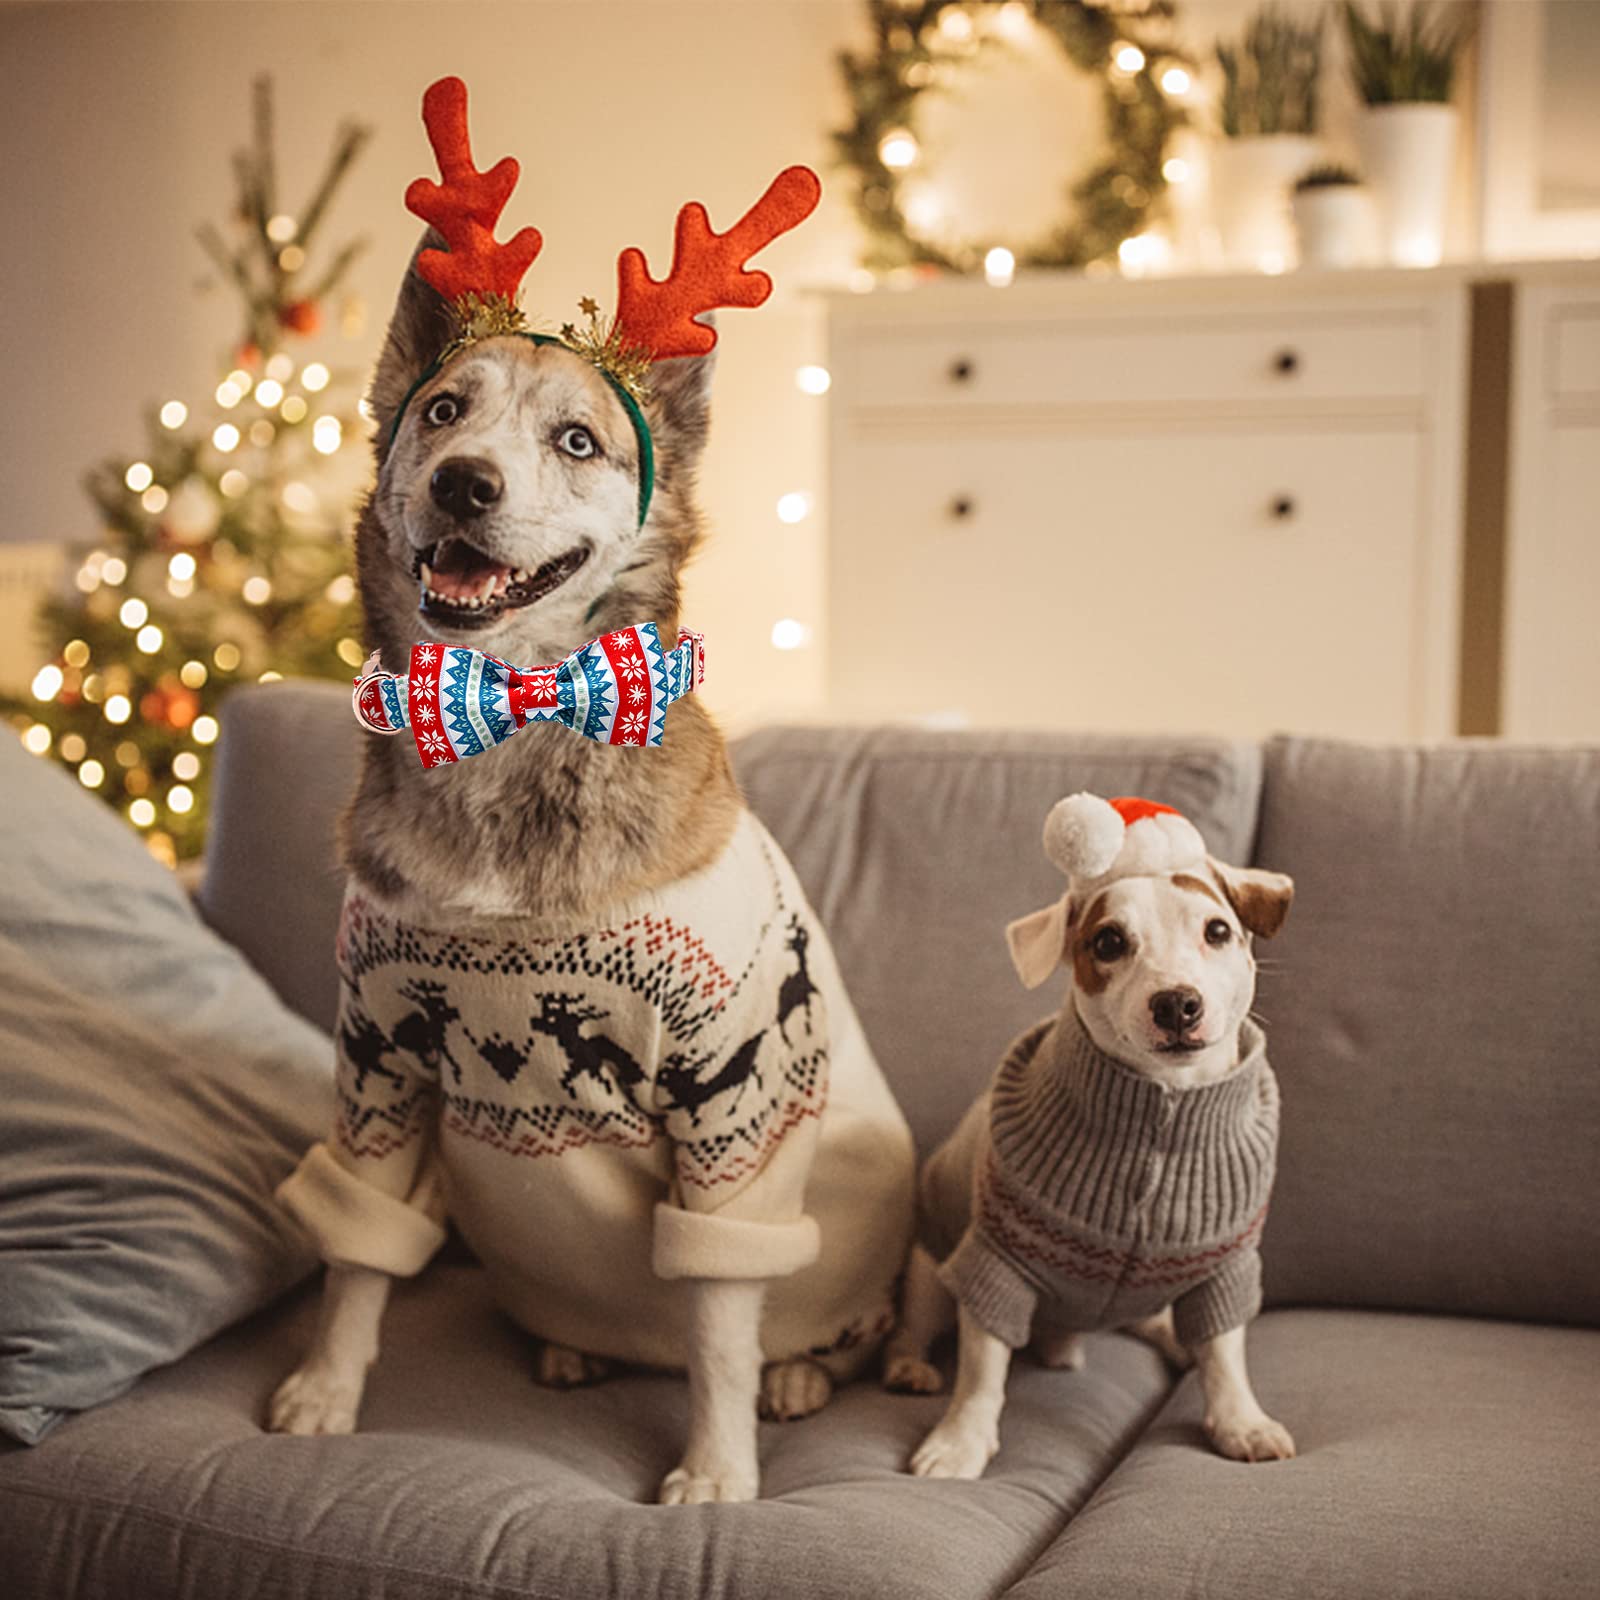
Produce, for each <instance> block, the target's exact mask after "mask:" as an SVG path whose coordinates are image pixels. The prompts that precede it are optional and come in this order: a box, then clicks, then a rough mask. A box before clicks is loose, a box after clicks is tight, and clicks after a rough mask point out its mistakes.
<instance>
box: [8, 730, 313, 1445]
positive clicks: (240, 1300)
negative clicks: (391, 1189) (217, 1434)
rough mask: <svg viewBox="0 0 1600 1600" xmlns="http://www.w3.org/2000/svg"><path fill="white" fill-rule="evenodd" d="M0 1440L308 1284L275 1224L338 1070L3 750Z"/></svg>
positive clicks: (57, 781)
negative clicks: (286, 1182)
mask: <svg viewBox="0 0 1600 1600" xmlns="http://www.w3.org/2000/svg"><path fill="white" fill-rule="evenodd" d="M0 792H3V793H4V794H5V797H6V827H5V829H4V830H3V831H0V882H3V883H4V885H5V888H4V891H3V892H0V1107H3V1110H0V1154H3V1157H4V1159H3V1160H0V1432H6V1433H9V1434H10V1435H11V1436H12V1437H14V1438H17V1439H21V1440H25V1441H31V1440H36V1439H38V1438H40V1437H42V1436H43V1435H44V1434H45V1433H46V1432H47V1431H48V1430H49V1429H50V1428H51V1427H52V1426H53V1425H54V1424H55V1423H56V1422H57V1421H59V1420H60V1418H61V1417H62V1415H63V1414H65V1413H66V1412H69V1411H75V1410H79V1409H81V1408H82V1407H85V1406H91V1405H95V1404H97V1403H98V1402H100V1401H102V1400H105V1399H107V1398H109V1397H110V1396H112V1395H115V1394H119V1393H120V1392H121V1391H122V1390H124V1389H126V1388H127V1387H128V1385H129V1384H130V1383H132V1382H133V1381H134V1380H135V1379H136V1378H137V1377H138V1376H139V1375H140V1374H141V1373H142V1372H144V1371H146V1370H147V1369H149V1368H150V1367H153V1366H156V1365H159V1364H160V1363H162V1362H167V1361H172V1360H175V1359H176V1358H177V1357H179V1356H181V1355H183V1354H184V1352H185V1351H187V1350H189V1349H191V1348H193V1346H195V1345H196V1344H198V1343H200V1342H201V1341H202V1340H204V1339H206V1338H208V1337H209V1336H210V1335H211V1334H213V1333H215V1332H216V1330H217V1329H219V1328H221V1327H224V1326H225V1325H226V1324H228V1323H230V1322H232V1321H234V1320H235V1319H237V1318H239V1317H242V1316H245V1315H247V1314H248V1313H250V1312H251V1311H254V1310H255V1309H256V1308H257V1307H259V1306H261V1305H263V1304H265V1303H266V1302H267V1301H268V1300H270V1299H272V1298H274V1297H275V1296H276V1295H278V1294H281V1293H282V1292H283V1290H284V1289H286V1288H287V1287H289V1286H290V1285H291V1284H292V1283H294V1282H295V1281H296V1280H297V1279H298V1278H300V1277H303V1276H304V1275H305V1274H306V1272H308V1271H309V1270H310V1269H311V1267H312V1266H313V1265H314V1262H313V1258H312V1253H311V1251H310V1249H309V1246H308V1243H307V1241H305V1240H303V1239H302V1238H300V1237H299V1236H298V1235H297V1234H296V1233H295V1232H294V1231H293V1230H292V1228H291V1227H290V1226H289V1225H288V1224H287V1223H286V1222H285V1220H284V1219H283V1217H282V1216H281V1214H280V1213H279V1212H278V1210H277V1208H276V1207H275V1206H274V1205H273V1203H272V1200H271V1194H272V1189H273V1186H274V1184H276V1183H277V1182H278V1181H279V1180H280V1179H281V1178H282V1177H283V1176H284V1175H285V1174H286V1173H287V1172H288V1171H289V1170H290V1168H291V1167H292V1166H293V1165H294V1163H295V1161H296V1160H297V1159H298V1158H299V1156H300V1154H301V1153H302V1152H303V1151H304V1149H305V1147H306V1146H307V1145H308V1144H309V1143H310V1142H311V1141H312V1140H313V1139H314V1138H316V1137H318V1136H319V1135H320V1134H321V1132H322V1131H323V1129H324V1128H325V1127H326V1125H327V1122H328V1120H329V1118H330V1117H331V1115H332V1103H333V1084H332V1072H333V1063H332V1047H331V1045H330V1043H329V1041H328V1040H327V1039H326V1038H324V1037H323V1036H322V1035H321V1034H319V1033H318V1032H317V1031H316V1030H315V1029H313V1028H312V1027H310V1026H309V1025H308V1024H307V1023H306V1022H304V1021H303V1020H302V1019H301V1018H299V1017H297V1016H294V1015H293V1014H292V1013H290V1012H288V1011H286V1010H285V1009H284V1008H283V1007H282V1006H281V1005H280V1004H279V1003H278V1001H277V1000H276V999H275V998H274V996H273V994H272V992H271V991H270V990H269V989H268V988H267V986H266V985H265V984H264V983H263V982H262V981H261V980H260V978H258V977H257V976H256V975H255V974H254V973H253V972H251V971H250V969H249V967H248V965H247V964H246V963H245V961H244V960H243V959H242V958H241V957H240V956H239V954H238V953H237V952H236V951H234V950H231V949H229V947H228V946H227V945H225V944H224V943H223V942H222V941H221V940H220V939H218V938H217V937H216V935H215V934H213V933H212V932H211V931H210V930H209V929H207V928H206V927H205V925H204V924H203V923H202V922H201V921H200V919H199V918H198V917H197V916H196V915H195V912H194V910H193V908H192V907H191V906H190V904H189V902H188V899H187V897H186V896H185V895H184V893H183V890H182V888H181V887H180V885H179V884H178V881H177V879H176V878H175V877H174V876H173V875H172V873H170V872H169V871H167V869H166V868H165V867H162V866H160V865H159V864H158V863H157V862H156V861H154V860H153V859H152V858H151V857H150V855H149V854H148V853H147V852H146V850H145V849H144V846H143V845H142V843H141V842H140V840H139V838H138V837H137V835H135V834H134V833H133V831H132V830H131V829H130V828H128V827H127V826H126V825H125V824H124V823H123V822H121V821H120V820H119V819H118V818H117V817H116V816H115V815H114V814H113V813H112V812H111V811H110V810H108V809H107V808H106V807H105V806H104V805H102V804H101V802H100V801H99V800H98V799H96V798H95V797H93V796H92V795H90V794H88V793H86V792H85V791H84V790H83V789H82V788H81V787H80V786H79V785H78V784H76V783H74V782H73V781H72V780H71V778H70V777H68V776H67V775H66V774H65V773H63V772H62V771H61V770H60V769H59V768H58V767H56V766H55V765H53V764H52V763H48V762H44V761H41V760H39V759H38V758H36V757H34V756H31V755H28V754H26V753H25V752H24V751H23V750H22V748H21V746H20V745H18V744H17V743H16V741H14V740H11V739H3V738H0Z"/></svg>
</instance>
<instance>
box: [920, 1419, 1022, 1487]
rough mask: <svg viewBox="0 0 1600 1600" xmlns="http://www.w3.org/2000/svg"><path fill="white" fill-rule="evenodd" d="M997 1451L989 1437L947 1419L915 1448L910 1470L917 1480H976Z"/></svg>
mask: <svg viewBox="0 0 1600 1600" xmlns="http://www.w3.org/2000/svg"><path fill="white" fill-rule="evenodd" d="M999 1448H1000V1441H999V1440H998V1439H997V1438H995V1437H994V1436H993V1435H992V1434H985V1433H982V1432H980V1431H979V1430H978V1429H976V1428H973V1427H970V1426H967V1425H965V1424H963V1423H955V1424H952V1423H951V1422H950V1420H949V1418H948V1417H947V1418H946V1419H945V1420H944V1421H943V1422H941V1423H940V1424H939V1426H938V1427H937V1428H935V1429H934V1430H933V1432H932V1433H930V1434H929V1435H928V1437H927V1438H926V1439H924V1440H923V1441H922V1443H921V1444H920V1445H918V1447H917V1451H916V1454H915V1455H913V1456H912V1458H911V1470H912V1472H914V1473H915V1474H916V1475H917V1477H919V1478H978V1477H982V1475H983V1469H984V1468H985V1467H986V1466H988V1465H989V1463H990V1461H992V1460H993V1459H994V1453H995V1451H996V1450H998V1449H999Z"/></svg>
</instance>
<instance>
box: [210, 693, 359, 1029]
mask: <svg viewBox="0 0 1600 1600" xmlns="http://www.w3.org/2000/svg"><path fill="white" fill-rule="evenodd" d="M221 722H222V736H221V738H220V739H218V741H217V752H216V768H215V771H214V772H213V774H212V790H211V794H212V801H211V823H210V829H209V832H208V835H207V838H206V866H205V878H204V881H203V882H202V883H201V885H200V893H199V896H198V900H199V905H200V910H201V913H202V914H203V915H204V917H205V919H206V921H207V922H209V923H210V924H211V926H212V927H213V928H215V929H216V930H217V932H218V933H220V934H221V935H222V936H223V938H225V939H226V940H228V942H229V943H230V944H232V945H234V946H235V947H236V948H238V949H239V950H242V951H243V952H244V953H245V955H246V956H248V957H249V958H250V961H251V963H252V964H253V965H254V966H255V967H256V969H257V971H259V972H260V973H261V975H262V976H263V977H264V978H265V979H266V980H267V982H268V983H270V984H271V985H272V987H273V988H274V989H275V990H276V991H277V993H278V996H279V998H280V999H281V1000H282V1001H283V1002H284V1004H285V1005H287V1006H290V1007H292V1008H293V1009H294V1010H296V1011H298V1012H299V1013H300V1015H301V1016H303V1017H307V1018H309V1019H310V1020H311V1021H312V1022H314V1023H316V1025H317V1026H318V1027H319V1028H326V1029H330V1030H331V1029H332V1027H333V1020H334V1013H335V1011H336V1010H337V1009H338V1003H339V975H338V973H337V972H336V971H335V970H334V965H333V939H334V932H335V930H336V929H337V927H338V925H339V902H340V900H341V899H342V898H343V895H344V871H343V869H342V868H341V867H340V865H339V859H338V852H337V849H336V847H335V842H334V828H335V824H336V822H337V820H338V816H339V813H340V811H342V810H343V809H344V805H345V802H346V801H347V800H348V799H349V798H350V796H351V795H352V794H353V793H354V792H355V786H356V767H357V759H358V756H359V754H360V748H361V740H362V739H363V738H364V737H369V736H368V735H363V733H362V732H361V730H360V728H359V727H358V726H357V725H356V721H355V718H354V717H353V716H351V714H350V691H349V690H348V689H341V688H340V687H339V686H338V685H337V684H331V683H309V682H297V681H289V682H285V683H268V684H251V685H250V686H249V687H247V688H241V689H236V690H235V691H234V692H233V693H232V694H230V695H229V696H228V698H227V699H226V700H225V701H224V702H223V708H222V715H221Z"/></svg>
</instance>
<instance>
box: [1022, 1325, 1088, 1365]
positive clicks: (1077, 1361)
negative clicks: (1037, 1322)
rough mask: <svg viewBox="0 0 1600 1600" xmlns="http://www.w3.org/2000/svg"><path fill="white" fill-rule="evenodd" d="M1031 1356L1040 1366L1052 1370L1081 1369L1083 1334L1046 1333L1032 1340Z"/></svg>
mask: <svg viewBox="0 0 1600 1600" xmlns="http://www.w3.org/2000/svg"><path fill="white" fill-rule="evenodd" d="M1033 1356H1034V1360H1036V1361H1037V1362H1038V1363H1039V1365H1040V1366H1041V1367H1049V1368H1050V1369H1051V1370H1052V1371H1054V1372H1082V1371H1083V1361H1084V1353H1083V1335H1082V1334H1080V1333H1048V1334H1044V1335H1042V1336H1041V1337H1040V1338H1038V1339H1035V1340H1034V1341H1033Z"/></svg>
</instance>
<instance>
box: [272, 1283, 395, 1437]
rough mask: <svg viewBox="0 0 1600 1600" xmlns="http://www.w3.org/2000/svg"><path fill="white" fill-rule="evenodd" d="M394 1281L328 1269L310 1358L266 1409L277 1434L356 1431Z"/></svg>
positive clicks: (279, 1386)
mask: <svg viewBox="0 0 1600 1600" xmlns="http://www.w3.org/2000/svg"><path fill="white" fill-rule="evenodd" d="M391 1281H392V1280H391V1279H390V1277H389V1274H388V1273H386V1272H377V1271H374V1270H373V1269H372V1268H371V1267H341V1266H330V1267H329V1268H328V1273H327V1280H326V1282H325V1283H324V1285H323V1289H322V1308H321V1315H320V1317H319V1318H318V1322H317V1332H316V1336H315V1337H314V1338H313V1340H312V1342H311V1350H310V1353H309V1354H308V1355H307V1356H306V1358H305V1360H304V1361H303V1362H301V1364H300V1365H299V1366H298V1367H297V1368H296V1369H295V1370H294V1371H293V1372H291V1373H290V1374H289V1376H288V1377H287V1378H285V1379H284V1380H283V1382H282V1383H281V1384H279V1385H278V1390H277V1393H276V1394H274V1395H273V1397H272V1402H271V1404H270V1405H269V1406H268V1408H267V1427H268V1428H269V1429H270V1430H271V1431H272V1432H273V1433H353V1432H354V1431H355V1426H356V1412H357V1411H359V1410H360V1408H361V1391H362V1390H363V1389H364V1388H365V1387H366V1382H367V1369H368V1368H369V1367H370V1366H371V1365H372V1363H373V1362H374V1361H376V1360H377V1358H378V1326H379V1324H380V1323H381V1322H382V1321H383V1309H384V1307H385V1305H387V1304H388V1300H389V1284H390V1282H391Z"/></svg>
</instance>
